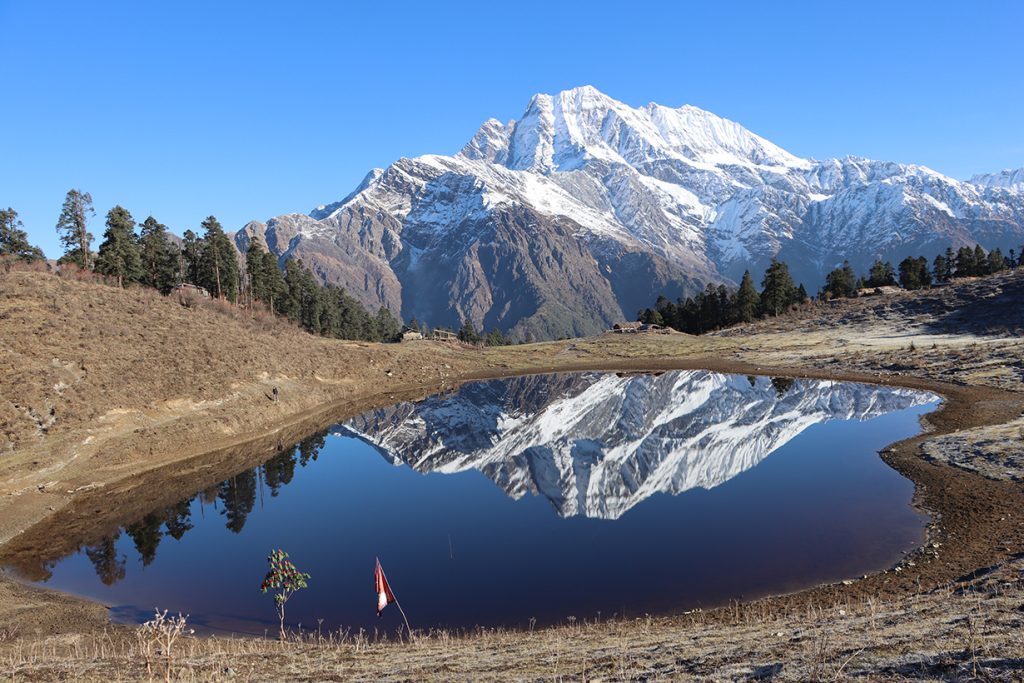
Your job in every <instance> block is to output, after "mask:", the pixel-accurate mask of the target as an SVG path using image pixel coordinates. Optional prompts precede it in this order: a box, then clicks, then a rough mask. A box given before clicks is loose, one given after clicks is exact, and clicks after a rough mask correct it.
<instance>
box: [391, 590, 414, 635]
mask: <svg viewBox="0 0 1024 683" xmlns="http://www.w3.org/2000/svg"><path fill="white" fill-rule="evenodd" d="M391 594H392V595H395V591H394V590H392V591H391ZM395 607H397V608H398V613H399V614H401V615H402V621H404V622H405V630H406V631H408V632H409V642H412V640H413V635H412V629H411V628H409V619H408V618H407V617H406V616H405V610H404V609H402V603H400V602H398V596H395Z"/></svg>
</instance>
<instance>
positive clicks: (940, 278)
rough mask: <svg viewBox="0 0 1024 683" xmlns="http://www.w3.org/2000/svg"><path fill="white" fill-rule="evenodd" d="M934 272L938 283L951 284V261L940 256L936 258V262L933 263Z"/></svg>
mask: <svg viewBox="0 0 1024 683" xmlns="http://www.w3.org/2000/svg"><path fill="white" fill-rule="evenodd" d="M932 270H934V271H935V281H936V282H949V278H950V276H951V275H952V273H951V272H950V267H949V260H948V259H947V258H946V257H945V256H943V255H942V254H939V255H937V256H936V257H935V261H934V262H933V263H932Z"/></svg>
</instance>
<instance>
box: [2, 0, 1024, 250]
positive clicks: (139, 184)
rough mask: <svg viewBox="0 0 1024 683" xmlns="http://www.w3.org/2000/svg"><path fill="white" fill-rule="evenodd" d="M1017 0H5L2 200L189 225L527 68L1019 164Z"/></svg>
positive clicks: (463, 125)
mask: <svg viewBox="0 0 1024 683" xmlns="http://www.w3.org/2000/svg"><path fill="white" fill-rule="evenodd" d="M1022 26H1024V2H1020V1H1019V0H1009V1H1006V2H997V1H985V0H976V1H973V0H972V1H969V2H968V1H965V2H958V3H953V2H941V1H938V0H932V1H928V2H924V1H921V2H917V1H907V2H838V1H836V2H763V1H762V2H729V1H722V0H719V1H717V2H713V3H712V2H707V3H695V2H683V1H681V0H680V1H678V2H665V3H644V2H634V3H621V2H618V3H600V2H552V1H551V0H547V1H545V2H530V1H520V2H515V3H484V2H431V3H425V2H419V3H403V2H388V3H342V2H324V3H314V2H294V3H285V2H277V3H259V2H245V3H242V2H238V3H228V2H224V3H211V2H195V3H192V2H182V1H179V2H137V1H136V2H124V3H119V2H100V3H83V2H75V3H71V2H67V3H61V2H45V1H42V0H36V1H25V2H14V1H7V0H0V83H2V92H3V102H4V105H3V106H2V107H0V205H2V206H8V205H10V206H13V207H14V208H15V209H17V210H18V211H19V213H20V214H21V218H22V220H23V221H24V223H25V228H26V229H27V230H28V232H29V236H30V238H31V240H32V241H33V242H35V243H37V244H39V245H40V246H42V247H43V248H44V250H45V251H46V252H47V255H48V256H51V257H56V256H58V255H59V253H60V252H59V248H58V245H57V235H56V232H55V230H54V224H55V223H56V219H57V215H58V213H59V212H60V205H61V202H62V201H63V197H64V194H65V193H66V192H67V190H68V189H69V188H72V187H78V188H81V189H83V190H86V191H89V192H91V193H92V195H93V198H94V200H95V204H96V210H97V217H96V218H95V219H94V222H93V224H92V230H93V233H94V234H96V235H97V237H99V235H100V234H101V233H102V232H103V226H102V217H103V214H105V213H106V211H107V210H108V209H109V208H110V207H111V206H113V205H115V204H122V205H123V206H125V207H126V208H128V209H129V210H130V211H131V212H132V213H133V214H134V215H135V217H136V219H137V220H142V219H143V218H145V217H146V216H147V215H148V214H153V215H155V216H156V217H157V218H158V219H159V220H161V221H162V222H164V223H166V224H167V225H168V226H170V227H171V228H172V229H173V230H174V231H175V232H178V233H179V234H180V233H181V232H183V231H184V230H185V229H187V228H193V229H197V228H198V225H199V222H200V221H201V220H202V219H203V217H205V216H207V215H209V214H214V215H216V216H217V217H218V218H220V219H221V222H222V223H223V224H224V225H225V227H226V228H227V229H229V230H234V229H237V228H239V227H241V225H243V224H244V223H245V222H246V221H248V220H250V219H253V218H257V219H266V218H269V217H271V216H274V215H278V214H281V213H288V212H295V211H300V212H305V211H308V210H310V209H312V208H313V207H314V206H316V205H317V204H320V203H324V202H330V201H334V200H337V199H339V198H341V197H342V196H344V195H345V194H347V193H348V192H349V191H350V190H351V189H352V188H353V187H354V186H355V184H356V183H358V182H359V180H360V179H361V178H362V176H363V175H364V174H365V173H366V172H367V171H368V170H369V169H370V168H372V167H374V166H386V165H387V164H388V163H390V162H391V161H393V160H394V159H396V158H398V157H401V156H414V155H417V154H424V153H448V154H450V153H454V152H455V151H457V150H458V149H459V148H460V147H461V146H462V144H463V143H464V142H465V141H466V140H468V139H469V138H470V137H471V136H472V134H473V132H474V131H475V130H476V128H477V127H478V126H479V124H480V123H482V122H483V121H484V120H485V119H487V118H489V117H492V116H493V117H496V118H499V119H502V120H508V119H511V118H517V117H518V116H519V115H520V114H521V113H522V110H523V108H524V107H525V106H526V103H527V102H528V100H529V98H530V96H531V95H532V94H533V93H536V92H556V91H558V90H562V89H565V88H570V87H574V86H578V85H583V84H588V83H589V84H592V85H594V86H596V87H597V88H599V89H600V90H602V91H604V92H606V93H608V94H609V95H611V96H612V97H615V98H617V99H619V100H622V101H624V102H627V103H629V104H632V105H641V104H646V103H647V102H650V101H656V102H659V103H661V104H665V105H670V106H679V105H682V104H692V105H696V106H698V107H702V108H704V109H708V110H710V111H713V112H715V113H716V114H719V115H721V116H725V117H726V118H730V119H733V120H735V121H738V122H739V123H741V124H743V125H744V126H746V127H747V128H749V129H751V130H753V131H754V132H756V133H758V134H760V135H763V136H764V137H766V138H768V139H770V140H772V141H773V142H775V143H777V144H779V145H781V146H782V147H784V148H786V149H788V150H789V151H791V152H793V153H795V154H798V155H801V156H814V157H818V158H824V157H828V156H837V155H838V156H842V155H846V154H854V155H860V156H867V157H873V158H880V159H889V160H894V161H904V162H913V163H920V164H924V165H926V166H930V167H932V168H934V169H936V170H938V171H941V172H943V173H946V174H949V175H952V176H954V177H958V178H966V177H969V176H971V175H972V174H974V173H979V172H985V171H996V170H1000V169H1002V168H1008V167H1020V166H1024V51H1022V50H1021V47H1020V46H1021V33H1020V32H1021V27H1022Z"/></svg>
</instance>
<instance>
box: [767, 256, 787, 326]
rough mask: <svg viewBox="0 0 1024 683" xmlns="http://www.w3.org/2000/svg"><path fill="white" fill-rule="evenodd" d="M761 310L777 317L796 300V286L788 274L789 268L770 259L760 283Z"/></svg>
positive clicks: (780, 262)
mask: <svg viewBox="0 0 1024 683" xmlns="http://www.w3.org/2000/svg"><path fill="white" fill-rule="evenodd" d="M761 287H762V289H761V308H762V310H764V311H765V313H768V314H769V315H773V316H776V315H779V314H780V313H782V312H783V311H785V310H786V309H787V308H789V306H790V304H792V303H794V299H795V298H796V286H795V285H794V284H793V278H792V277H791V276H790V274H789V266H787V265H786V264H785V263H783V262H782V261H777V260H776V259H774V258H773V259H772V262H771V264H770V265H769V266H768V269H767V270H766V271H765V273H764V280H762V281H761Z"/></svg>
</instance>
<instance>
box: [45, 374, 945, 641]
mask: <svg viewBox="0 0 1024 683" xmlns="http://www.w3.org/2000/svg"><path fill="white" fill-rule="evenodd" d="M937 403H938V399H937V398H936V397H935V396H933V395H931V394H925V393H921V392H915V391H911V390H907V389H896V388H888V387H877V386H869V385H863V384H851V383H838V382H829V381H816V380H795V381H794V380H788V379H771V378H767V377H745V376H738V375H723V374H718V373H713V372H708V371H677V372H667V373H663V374H660V375H628V376H618V375H615V374H602V373H584V374H556V375H538V376H531V377H521V378H514V379H508V380H494V381H485V382H474V383H471V384H467V385H464V386H463V387H461V388H460V389H458V390H456V391H454V392H452V393H448V394H442V395H437V396H432V397H430V398H427V399H425V400H423V401H420V402H418V403H402V404H398V405H396V406H392V407H389V408H385V409H381V410H377V411H372V412H370V413H366V414H364V415H360V416H358V417H356V418H354V419H352V420H349V421H347V422H345V423H342V424H338V425H335V426H333V427H331V428H330V429H329V430H327V431H325V432H323V433H320V434H316V435H313V436H311V437H309V438H307V439H305V440H304V441H302V442H301V443H299V444H297V445H296V446H295V447H294V448H286V449H284V450H283V451H282V452H281V453H279V454H278V455H277V456H275V457H274V458H272V459H271V460H269V461H267V462H266V463H265V464H263V465H262V466H260V467H258V468H256V469H254V470H248V471H244V472H240V473H239V474H238V475H236V476H235V477H232V478H231V479H229V480H227V481H224V482H220V483H215V484H213V485H211V486H210V487H209V488H207V489H206V490H204V491H200V492H198V493H197V494H196V495H195V496H194V497H192V498H189V499H185V500H182V501H181V502H180V503H179V504H178V505H176V506H171V507H169V508H162V509H160V510H155V511H153V512H152V513H151V514H149V515H147V516H146V517H144V518H143V519H140V520H134V521H133V522H132V523H128V524H126V525H125V526H124V527H122V528H121V529H120V530H119V531H117V532H116V533H114V534H112V535H111V536H109V537H108V538H107V539H106V540H104V541H103V542H100V543H98V544H96V545H94V546H91V547H84V548H81V549H80V550H79V551H78V552H76V553H74V554H72V555H70V556H68V557H65V558H62V559H55V558H47V559H48V560H49V561H50V562H51V563H52V565H51V566H50V568H51V571H52V574H51V576H50V577H49V578H48V580H47V581H45V582H44V584H43V585H47V586H50V587H53V588H57V589H61V590H64V591H69V592H71V593H75V594H78V595H83V596H87V597H90V598H94V599H97V600H101V601H103V602H105V603H108V604H111V605H114V606H115V609H114V614H115V617H116V618H119V619H122V620H126V621H132V620H138V621H141V620H144V619H146V618H148V616H149V615H150V614H151V613H152V608H153V607H155V606H159V607H160V608H161V609H162V608H168V609H170V610H171V611H172V612H178V611H180V612H182V613H186V614H190V615H191V618H190V623H193V624H196V625H199V626H204V627H206V628H209V629H212V630H215V631H221V630H230V631H236V632H250V633H263V632H264V631H265V630H267V629H270V631H271V633H273V631H274V628H275V622H274V614H273V602H272V600H271V598H270V596H268V595H262V594H260V592H259V590H258V587H259V584H260V581H261V580H262V578H263V575H264V573H265V571H266V562H265V558H266V556H267V554H268V552H269V551H270V550H271V549H272V548H276V547H281V548H283V549H285V550H287V551H288V552H289V553H290V554H291V558H292V560H293V561H294V562H295V563H296V565H297V566H298V567H299V569H301V570H303V571H307V572H309V573H311V574H312V579H311V580H310V587H309V588H308V589H306V590H304V591H301V592H300V593H298V594H297V595H296V596H295V597H293V598H292V599H291V601H290V602H289V603H288V608H287V613H288V622H289V624H290V625H292V626H295V625H297V624H299V623H301V624H302V626H303V628H306V629H308V628H313V629H315V628H316V627H317V623H318V620H323V621H322V627H323V628H339V627H346V628H347V627H351V628H354V629H359V628H370V629H372V628H374V627H380V628H384V629H388V630H391V629H396V628H397V627H398V626H399V624H400V623H401V622H400V616H399V615H398V613H397V611H396V610H395V609H394V608H393V607H391V608H388V609H387V610H385V612H384V617H383V618H382V619H380V620H378V619H377V618H376V617H375V610H374V606H375V600H376V596H375V594H374V591H373V588H372V572H373V567H374V558H375V557H378V556H379V557H380V559H381V563H382V564H383V566H384V569H385V571H386V572H387V574H388V578H389V580H390V582H391V584H392V587H393V589H394V591H395V593H396V594H397V596H398V598H399V600H400V601H401V603H402V606H403V607H404V608H405V611H406V613H407V614H408V616H409V619H410V621H411V622H412V625H413V627H414V628H428V627H432V626H444V627H472V626H475V625H485V626H494V625H508V626H523V625H527V624H528V623H529V622H530V620H531V619H536V622H537V623H538V624H540V625H543V624H547V623H555V622H559V621H564V620H565V619H567V618H569V617H576V618H577V619H583V618H587V619H590V618H594V617H596V616H597V614H598V613H601V614H602V615H604V616H605V617H609V616H612V615H614V614H618V615H627V616H640V615H643V614H645V613H651V614H658V613H666V612H672V611H677V610H682V609H689V608H694V607H700V606H714V605H718V604H722V603H723V602H726V601H728V600H730V599H738V598H744V597H747V598H750V597H756V596H761V595H765V594H769V593H779V592H786V591H790V590H796V589H800V588H804V587H808V586H811V585H814V584H816V583H821V582H826V581H837V580H841V579H846V578H851V577H857V576H860V575H862V574H864V573H866V572H869V571H872V570H877V569H881V568H885V567H887V566H889V565H891V564H893V563H895V562H896V561H897V560H898V559H899V558H900V556H901V552H903V551H906V550H909V549H911V548H913V547H914V546H915V545H916V544H918V543H920V542H921V540H922V538H923V530H924V526H925V524H926V522H927V519H926V518H925V517H924V516H923V515H921V514H919V513H918V512H916V511H915V510H913V509H912V508H911V506H910V503H911V498H912V495H913V485H912V484H911V482H909V481H908V480H906V479H904V478H903V477H902V476H900V475H899V474H897V473H896V472H895V471H894V470H892V469H890V468H889V467H888V466H887V465H885V463H883V462H882V461H881V459H880V458H879V457H878V455H877V451H878V450H880V449H881V448H883V447H884V446H885V445H887V444H889V443H892V442H893V441H897V440H899V439H902V438H905V437H908V436H911V435H913V434H915V433H917V432H918V431H920V425H919V422H918V418H919V416H920V415H922V414H923V413H926V412H929V411H931V410H933V409H934V408H935V406H936V405H937Z"/></svg>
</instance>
